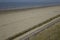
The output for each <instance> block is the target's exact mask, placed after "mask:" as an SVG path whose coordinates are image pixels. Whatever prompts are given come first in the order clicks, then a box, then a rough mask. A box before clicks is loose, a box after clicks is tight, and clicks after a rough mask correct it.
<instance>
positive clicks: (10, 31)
mask: <svg viewBox="0 0 60 40" xmlns="http://www.w3.org/2000/svg"><path fill="white" fill-rule="evenodd" d="M58 14H59V15H60V6H52V7H46V8H35V9H27V10H18V11H17V10H15V11H2V12H1V11H0V40H5V39H6V38H8V37H10V36H13V35H15V34H17V33H19V32H22V31H24V30H27V29H29V28H32V27H33V26H34V25H37V24H39V23H42V22H43V21H45V20H47V19H49V18H51V17H54V16H56V15H58Z"/></svg>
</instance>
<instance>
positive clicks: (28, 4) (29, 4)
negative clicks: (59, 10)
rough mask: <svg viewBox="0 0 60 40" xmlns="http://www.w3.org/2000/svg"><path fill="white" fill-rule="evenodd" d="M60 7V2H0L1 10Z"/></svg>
mask: <svg viewBox="0 0 60 40" xmlns="http://www.w3.org/2000/svg"><path fill="white" fill-rule="evenodd" d="M58 4H59V5H60V2H0V10H1V9H12V8H20V9H22V8H29V7H40V6H51V5H58Z"/></svg>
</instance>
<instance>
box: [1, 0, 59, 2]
mask: <svg viewBox="0 0 60 40" xmlns="http://www.w3.org/2000/svg"><path fill="white" fill-rule="evenodd" d="M42 1H59V2H60V0H0V2H42Z"/></svg>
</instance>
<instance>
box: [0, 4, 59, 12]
mask: <svg viewBox="0 0 60 40" xmlns="http://www.w3.org/2000/svg"><path fill="white" fill-rule="evenodd" d="M55 6H60V5H47V6H40V7H27V8H11V9H1V10H0V12H2V11H24V10H30V9H39V8H46V7H55Z"/></svg>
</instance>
